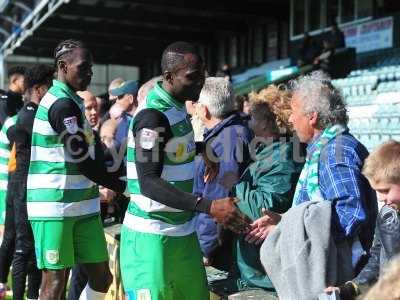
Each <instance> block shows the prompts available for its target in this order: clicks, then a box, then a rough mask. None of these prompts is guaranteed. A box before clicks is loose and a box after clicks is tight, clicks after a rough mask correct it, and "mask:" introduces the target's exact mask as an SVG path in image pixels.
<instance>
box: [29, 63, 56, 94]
mask: <svg viewBox="0 0 400 300" xmlns="http://www.w3.org/2000/svg"><path fill="white" fill-rule="evenodd" d="M53 77H54V68H53V67H51V66H49V65H35V66H33V67H32V68H30V69H29V70H28V71H26V74H25V87H26V88H27V89H31V88H32V87H34V86H35V85H37V84H39V85H43V84H51V80H52V79H53Z"/></svg>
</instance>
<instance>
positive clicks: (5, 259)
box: [0, 176, 15, 283]
mask: <svg viewBox="0 0 400 300" xmlns="http://www.w3.org/2000/svg"><path fill="white" fill-rule="evenodd" d="M9 177H10V178H11V177H12V176H9ZM8 190H10V183H9V184H8ZM13 195H14V194H13V193H7V198H6V218H5V223H4V235H3V242H2V243H1V246H0V282H1V283H6V282H7V277H8V274H9V272H10V266H11V263H12V259H13V254H14V249H15V223H14V200H13Z"/></svg>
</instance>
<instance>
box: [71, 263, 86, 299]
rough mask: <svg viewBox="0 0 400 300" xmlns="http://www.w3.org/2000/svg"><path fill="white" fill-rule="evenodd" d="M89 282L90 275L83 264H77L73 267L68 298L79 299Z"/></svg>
mask: <svg viewBox="0 0 400 300" xmlns="http://www.w3.org/2000/svg"><path fill="white" fill-rule="evenodd" d="M87 282H88V276H87V274H86V272H85V270H84V269H83V267H82V266H80V265H76V266H75V267H74V268H73V269H72V275H71V283H70V286H69V291H68V300H79V296H80V295H81V293H82V291H83V289H84V288H85V286H86V284H87Z"/></svg>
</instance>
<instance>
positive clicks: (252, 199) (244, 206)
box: [235, 161, 299, 220]
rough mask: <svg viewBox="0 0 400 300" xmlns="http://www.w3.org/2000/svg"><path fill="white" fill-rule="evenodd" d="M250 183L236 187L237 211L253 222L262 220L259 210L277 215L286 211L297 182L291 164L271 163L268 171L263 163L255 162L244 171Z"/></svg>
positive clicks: (287, 162) (292, 164)
mask: <svg viewBox="0 0 400 300" xmlns="http://www.w3.org/2000/svg"><path fill="white" fill-rule="evenodd" d="M247 171H248V172H250V173H251V174H248V175H250V176H251V180H246V179H245V178H244V180H243V181H241V182H240V183H238V184H237V185H236V187H235V194H236V197H237V198H238V199H239V200H240V201H239V202H238V207H239V209H240V210H241V211H242V212H243V213H245V214H246V215H248V216H249V217H250V218H251V219H253V220H255V219H258V218H259V217H261V216H262V213H261V211H262V208H265V209H269V210H272V211H275V212H278V213H283V212H285V211H287V210H288V209H289V208H290V207H291V205H292V197H293V192H294V188H295V184H296V181H297V178H298V175H299V174H298V170H296V167H295V164H294V163H293V161H286V162H279V163H273V165H272V166H271V167H269V166H265V164H263V162H262V161H261V162H260V161H258V162H254V163H253V164H252V165H251V166H250V167H249V169H248V170H247Z"/></svg>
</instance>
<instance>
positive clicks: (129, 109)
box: [110, 80, 138, 148]
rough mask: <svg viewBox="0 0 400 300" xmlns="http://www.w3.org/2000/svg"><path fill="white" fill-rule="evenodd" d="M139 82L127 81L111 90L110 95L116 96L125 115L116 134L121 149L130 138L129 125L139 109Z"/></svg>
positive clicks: (116, 140)
mask: <svg viewBox="0 0 400 300" xmlns="http://www.w3.org/2000/svg"><path fill="white" fill-rule="evenodd" d="M137 94H138V82H137V81H133V80H132V81H125V82H123V83H122V84H121V85H120V86H119V87H118V88H115V89H112V90H110V95H113V96H116V97H117V100H116V102H115V103H116V104H118V105H119V106H120V107H121V108H122V110H123V113H122V115H121V119H120V121H119V124H118V128H117V132H116V133H115V142H116V143H117V144H116V146H117V148H119V147H120V146H121V145H122V144H126V143H125V142H126V139H127V137H128V130H129V123H130V121H131V119H132V116H133V115H134V114H135V111H136V109H137V107H138V102H137Z"/></svg>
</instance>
